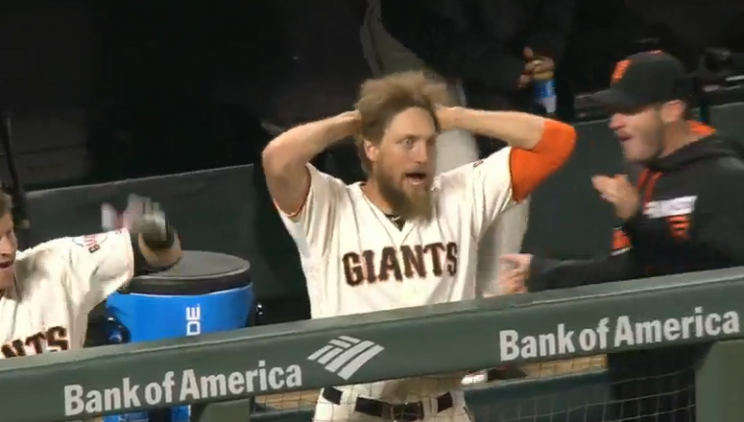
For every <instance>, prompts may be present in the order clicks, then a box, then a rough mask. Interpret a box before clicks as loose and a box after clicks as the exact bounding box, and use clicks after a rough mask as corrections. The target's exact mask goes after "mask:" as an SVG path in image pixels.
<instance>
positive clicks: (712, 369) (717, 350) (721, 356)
mask: <svg viewBox="0 0 744 422" xmlns="http://www.w3.org/2000/svg"><path fill="white" fill-rule="evenodd" d="M695 384H696V398H697V404H696V409H697V420H698V421H699V422H731V421H741V420H744V400H742V392H744V340H727V341H719V342H716V343H713V344H712V345H711V346H710V348H709V349H708V351H707V353H705V354H704V355H703V357H702V359H701V361H700V362H699V365H698V367H697V368H696V373H695Z"/></svg>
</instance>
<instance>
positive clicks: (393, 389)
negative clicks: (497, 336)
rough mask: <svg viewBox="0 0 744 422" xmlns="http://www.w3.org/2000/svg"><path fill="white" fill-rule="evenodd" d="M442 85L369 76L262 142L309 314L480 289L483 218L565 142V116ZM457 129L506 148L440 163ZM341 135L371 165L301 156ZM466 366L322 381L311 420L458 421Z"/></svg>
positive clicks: (523, 187) (452, 296)
mask: <svg viewBox="0 0 744 422" xmlns="http://www.w3.org/2000/svg"><path fill="white" fill-rule="evenodd" d="M445 98H446V88H445V87H443V86H441V85H437V84H435V83H432V82H430V81H429V80H427V79H426V77H425V76H424V75H423V74H421V73H416V72H407V73H400V74H394V75H390V76H387V77H384V78H381V79H375V80H370V81H367V82H365V83H364V85H363V86H362V88H361V92H360V98H359V100H358V102H357V104H356V110H355V111H351V112H346V113H343V114H340V115H338V116H335V117H330V118H327V119H324V120H320V121H316V122H312V123H308V124H305V125H302V126H298V127H295V128H293V129H290V130H288V131H287V132H285V133H283V134H281V135H279V136H278V137H277V138H276V139H274V140H273V141H272V142H271V143H269V145H268V146H267V147H266V149H265V150H264V153H263V165H264V169H265V172H266V179H267V184H268V187H269V190H270V192H271V195H272V196H273V198H274V201H275V203H276V206H277V207H278V209H279V211H280V214H281V215H282V219H283V221H284V223H285V225H286V227H287V229H288V231H289V233H290V234H291V236H292V237H293V238H294V240H295V242H296V244H297V248H298V250H299V253H300V256H301V260H302V265H303V270H304V272H305V276H306V281H307V285H308V292H309V297H310V303H311V310H312V316H313V318H323V317H331V316H340V315H350V314H358V313H364V312H373V311H381V310H388V309H396V308H405V307H412V306H423V305H432V304H436V303H445V302H453V301H460V300H466V299H473V298H475V297H476V277H475V275H476V268H477V265H478V262H477V256H478V254H477V246H478V242H479V240H480V238H481V237H482V235H483V233H484V231H485V229H486V228H487V227H488V226H490V225H491V223H493V221H494V220H495V219H496V218H498V217H499V215H500V214H501V213H502V212H504V211H505V210H507V209H509V208H510V207H512V206H514V205H515V204H516V203H518V202H519V201H521V200H523V199H524V198H526V197H527V195H529V194H530V192H531V191H532V190H533V189H535V188H536V187H537V186H538V185H539V184H540V183H541V182H542V181H543V180H545V179H546V178H547V177H548V176H550V175H551V174H552V173H553V172H555V170H556V169H558V168H560V167H561V166H562V165H563V164H564V163H565V162H566V160H567V159H568V157H569V156H570V155H571V152H572V151H573V148H574V144H575V138H576V135H575V131H574V130H573V128H572V127H571V126H568V125H566V124H563V123H560V122H557V121H554V120H549V119H545V118H542V117H538V116H533V115H529V114H524V113H517V112H489V111H480V110H469V109H465V108H461V107H453V108H448V107H439V106H438V104H446V102H445ZM453 128H460V129H464V130H468V131H472V132H475V133H479V134H483V135H486V136H491V137H494V138H499V139H503V140H505V141H507V142H508V143H509V144H510V147H507V148H504V149H502V150H500V151H499V152H497V153H495V154H493V155H491V156H490V157H488V158H487V159H485V160H483V161H476V162H474V163H470V164H467V165H465V166H461V167H459V168H457V169H455V170H452V171H449V172H445V173H442V174H440V175H438V176H435V171H436V169H435V162H436V157H437V149H436V137H437V134H438V133H439V132H440V131H442V130H448V129H453ZM348 136H355V137H356V139H357V144H358V146H359V152H360V158H361V160H362V165H363V166H364V169H365V170H366V172H367V174H368V178H367V180H366V181H365V182H362V183H355V184H351V185H345V184H344V183H343V182H342V181H341V180H339V179H336V178H334V177H331V176H330V175H327V174H323V173H321V172H319V171H318V170H317V169H315V168H314V167H313V166H312V165H311V164H309V163H310V160H311V159H312V158H313V157H314V156H315V155H316V154H318V153H320V152H321V151H323V150H324V149H325V148H327V147H328V146H329V145H331V144H332V143H334V142H336V141H338V140H340V139H343V138H345V137H348ZM495 258H496V257H494V259H495ZM463 375H464V374H459V375H453V376H447V377H444V376H439V377H426V378H425V377H420V378H408V379H400V380H388V381H381V382H374V383H369V384H363V385H354V386H343V387H337V388H335V387H329V388H325V389H323V391H322V393H321V395H320V397H319V399H318V404H317V406H316V409H315V421H349V420H354V421H366V420H370V421H373V420H377V419H380V418H382V419H384V420H396V421H415V420H433V419H434V418H437V419H438V420H452V421H458V422H459V421H461V422H466V421H469V420H470V417H469V414H468V412H467V410H466V408H465V402H464V399H463V394H462V391H461V380H462V376H463ZM440 418H441V419H440Z"/></svg>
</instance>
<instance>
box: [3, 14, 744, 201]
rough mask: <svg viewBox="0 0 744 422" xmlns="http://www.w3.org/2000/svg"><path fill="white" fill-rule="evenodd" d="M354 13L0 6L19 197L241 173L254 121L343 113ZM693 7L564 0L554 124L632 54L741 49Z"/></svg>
mask: <svg viewBox="0 0 744 422" xmlns="http://www.w3.org/2000/svg"><path fill="white" fill-rule="evenodd" d="M739 3H741V4H739ZM365 4H366V2H365V1H364V0H322V1H321V0H318V1H303V0H252V1H236V0H215V1H210V2H182V1H175V0H158V1H149V2H146V1H139V0H132V1H124V0H111V1H106V2H101V1H92V0H66V1H63V2H62V1H54V0H29V1H8V2H4V3H3V8H2V13H0V107H2V108H3V109H4V110H12V111H13V112H14V115H15V118H14V134H15V141H16V142H15V143H16V149H17V150H18V152H19V154H20V165H21V175H22V178H23V181H24V184H26V185H28V186H31V187H36V186H64V185H72V184H78V183H83V182H92V181H110V180H116V179H122V178H128V177H137V176H144V175H154V174H168V173H173V172H177V171H187V170H195V169H204V168H212V167H219V166H225V165H232V164H246V163H251V162H254V161H255V160H256V158H257V157H258V154H259V152H260V150H261V148H262V147H263V145H264V144H265V143H266V142H267V140H268V138H269V135H268V134H266V133H265V131H264V130H263V128H262V127H261V125H260V122H262V121H263V122H269V123H272V124H274V125H277V126H280V127H287V126H291V125H293V124H297V123H299V122H303V121H307V120H310V119H314V118H319V117H323V116H327V115H329V114H333V113H337V112H339V111H342V110H345V109H348V108H349V107H350V106H351V104H352V102H353V100H354V96H355V93H356V87H357V86H358V84H359V82H360V81H362V80H363V79H364V78H366V77H368V76H369V70H368V68H367V64H366V63H365V61H364V58H363V56H362V51H361V46H360V43H359V23H360V20H361V17H362V13H363V11H364V7H365ZM701 4H702V3H700V2H697V3H696V2H692V1H676V2H669V1H666V0H648V1H644V2H638V1H627V2H626V1H623V0H607V1H602V2H597V1H593V0H578V1H577V7H576V12H575V18H574V29H573V31H572V33H571V34H570V36H569V40H568V51H567V52H566V58H565V60H564V61H563V62H562V63H560V65H559V73H558V83H559V86H560V89H561V92H562V95H561V96H560V97H559V99H560V100H561V103H562V105H563V107H562V112H563V114H565V115H566V117H571V116H572V115H573V113H572V110H571V106H572V104H573V101H572V100H573V95H571V94H576V93H582V92H588V91H593V90H596V89H599V88H601V87H603V86H604V85H606V82H607V75H608V74H609V70H610V69H611V68H612V66H613V63H614V62H615V61H616V60H617V59H619V58H621V57H623V56H624V55H626V54H628V53H630V52H633V51H634V50H638V49H644V48H646V47H652V48H655V47H658V46H661V47H664V48H666V49H668V50H671V51H673V52H675V53H676V54H678V55H679V56H680V57H683V58H684V59H685V60H686V61H687V62H688V64H689V65H690V67H693V66H694V64H695V60H696V57H697V56H696V54H697V51H698V50H699V48H700V45H705V46H720V45H728V46H734V44H735V43H736V42H738V43H740V44H744V33H743V32H744V28H742V27H743V26H742V25H738V24H737V22H741V21H742V20H741V19H742V18H744V3H742V2H731V1H722V0H712V1H711V2H706V3H705V5H704V6H702V5H701ZM672 11H673V13H672ZM703 18H705V19H704V20H703ZM412 19H415V17H412ZM698 44H700V45H698ZM743 47H744V46H743Z"/></svg>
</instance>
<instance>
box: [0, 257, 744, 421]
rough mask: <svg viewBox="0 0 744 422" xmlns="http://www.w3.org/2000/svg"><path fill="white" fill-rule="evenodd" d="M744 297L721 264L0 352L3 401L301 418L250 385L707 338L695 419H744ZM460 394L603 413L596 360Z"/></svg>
mask: <svg viewBox="0 0 744 422" xmlns="http://www.w3.org/2000/svg"><path fill="white" fill-rule="evenodd" d="M742 297H744V269H730V270H720V271H712V272H704V273H691V274H684V275H679V276H673V277H660V278H656V279H645V280H637V281H626V282H622V283H612V284H607V285H601V286H589V287H582V288H577V289H569V290H565V291H553V292H544V293H537V294H525V295H517V296H509V297H499V298H494V299H488V300H480V301H469V302H461V303H452V304H443V305H436V306H430V307H420V308H410V309H402V310H396V311H389V312H378V313H372V314H365V315H356V316H351V317H343V318H328V319H322V320H315V321H305V322H298V323H290V324H278V325H272V326H264V327H254V328H250V329H243V330H237V331H233V332H227V333H220V334H211V335H204V336H199V337H187V338H179V339H175V340H168V341H160V342H152V343H133V344H128V345H123V346H106V347H97V348H92V349H85V350H80V351H73V352H67V353H50V354H45V355H41V356H38V357H35V358H33V359H13V360H5V361H2V362H0V385H3V386H6V388H3V389H2V394H0V407H1V408H2V409H3V420H7V421H13V422H52V421H63V420H76V419H82V418H87V417H92V416H97V415H100V414H114V413H124V412H128V411H132V410H136V409H149V408H161V407H164V406H169V405H175V404H181V403H192V404H198V406H194V409H193V411H192V412H193V413H192V420H194V421H199V422H239V421H248V420H249V418H250V419H253V420H263V421H274V422H299V421H301V420H302V421H307V420H309V419H308V418H309V415H310V413H309V412H310V409H309V408H298V409H295V410H274V411H263V412H259V413H254V414H252V415H250V412H251V408H252V400H251V398H252V397H254V396H266V395H273V396H274V397H280V399H281V398H282V397H283V398H284V399H285V400H296V397H297V395H296V394H293V393H296V392H298V391H308V390H314V389H319V388H322V387H324V386H330V385H339V384H354V383H361V382H369V381H375V380H384V379H390V378H401V377H412V376H421V375H428V374H442V373H450V372H455V371H462V370H476V369H481V368H490V367H494V366H498V365H502V364H518V365H525V364H531V363H539V362H547V361H555V360H561V359H570V358H578V357H583V356H596V355H601V354H608V353H616V352H619V351H625V350H635V349H650V348H660V347H670V346H686V345H700V344H709V345H710V347H709V348H708V351H707V353H706V354H705V356H704V357H702V358H701V360H700V361H699V364H698V365H697V367H696V368H695V371H696V382H697V391H698V395H697V399H698V400H697V413H698V421H701V422H730V421H736V420H744V401H742V400H740V399H739V396H740V395H741V392H742V391H744V359H742V358H741V356H743V355H744V340H742V329H741V316H742V315H744V303H743V302H742V300H741V298H742ZM475 344H478V345H479V346H478V347H463V345H475ZM293 397H294V398H293ZM467 398H468V401H469V404H470V406H471V410H472V411H473V413H474V416H475V418H476V420H477V421H484V422H485V421H488V422H491V421H494V422H495V421H531V422H532V421H582V422H589V421H600V420H608V421H609V420H612V419H611V416H608V414H607V412H608V409H609V403H610V401H611V400H612V397H610V395H609V385H608V383H607V379H606V376H605V374H604V373H603V372H602V371H601V370H596V371H592V372H583V373H582V374H581V375H563V376H559V377H552V378H542V379H540V380H538V381H529V379H528V380H527V381H516V382H512V383H509V384H505V385H499V384H495V385H484V386H479V387H472V388H469V390H468V393H467ZM40 404H41V405H40ZM202 404H206V405H204V406H202Z"/></svg>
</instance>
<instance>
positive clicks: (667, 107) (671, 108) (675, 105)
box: [661, 100, 687, 123]
mask: <svg viewBox="0 0 744 422" xmlns="http://www.w3.org/2000/svg"><path fill="white" fill-rule="evenodd" d="M686 110H687V105H686V104H685V103H684V101H680V100H674V101H668V102H666V103H664V105H663V106H662V107H661V121H662V122H664V123H672V122H676V121H679V120H682V119H684V117H685V111H686Z"/></svg>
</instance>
